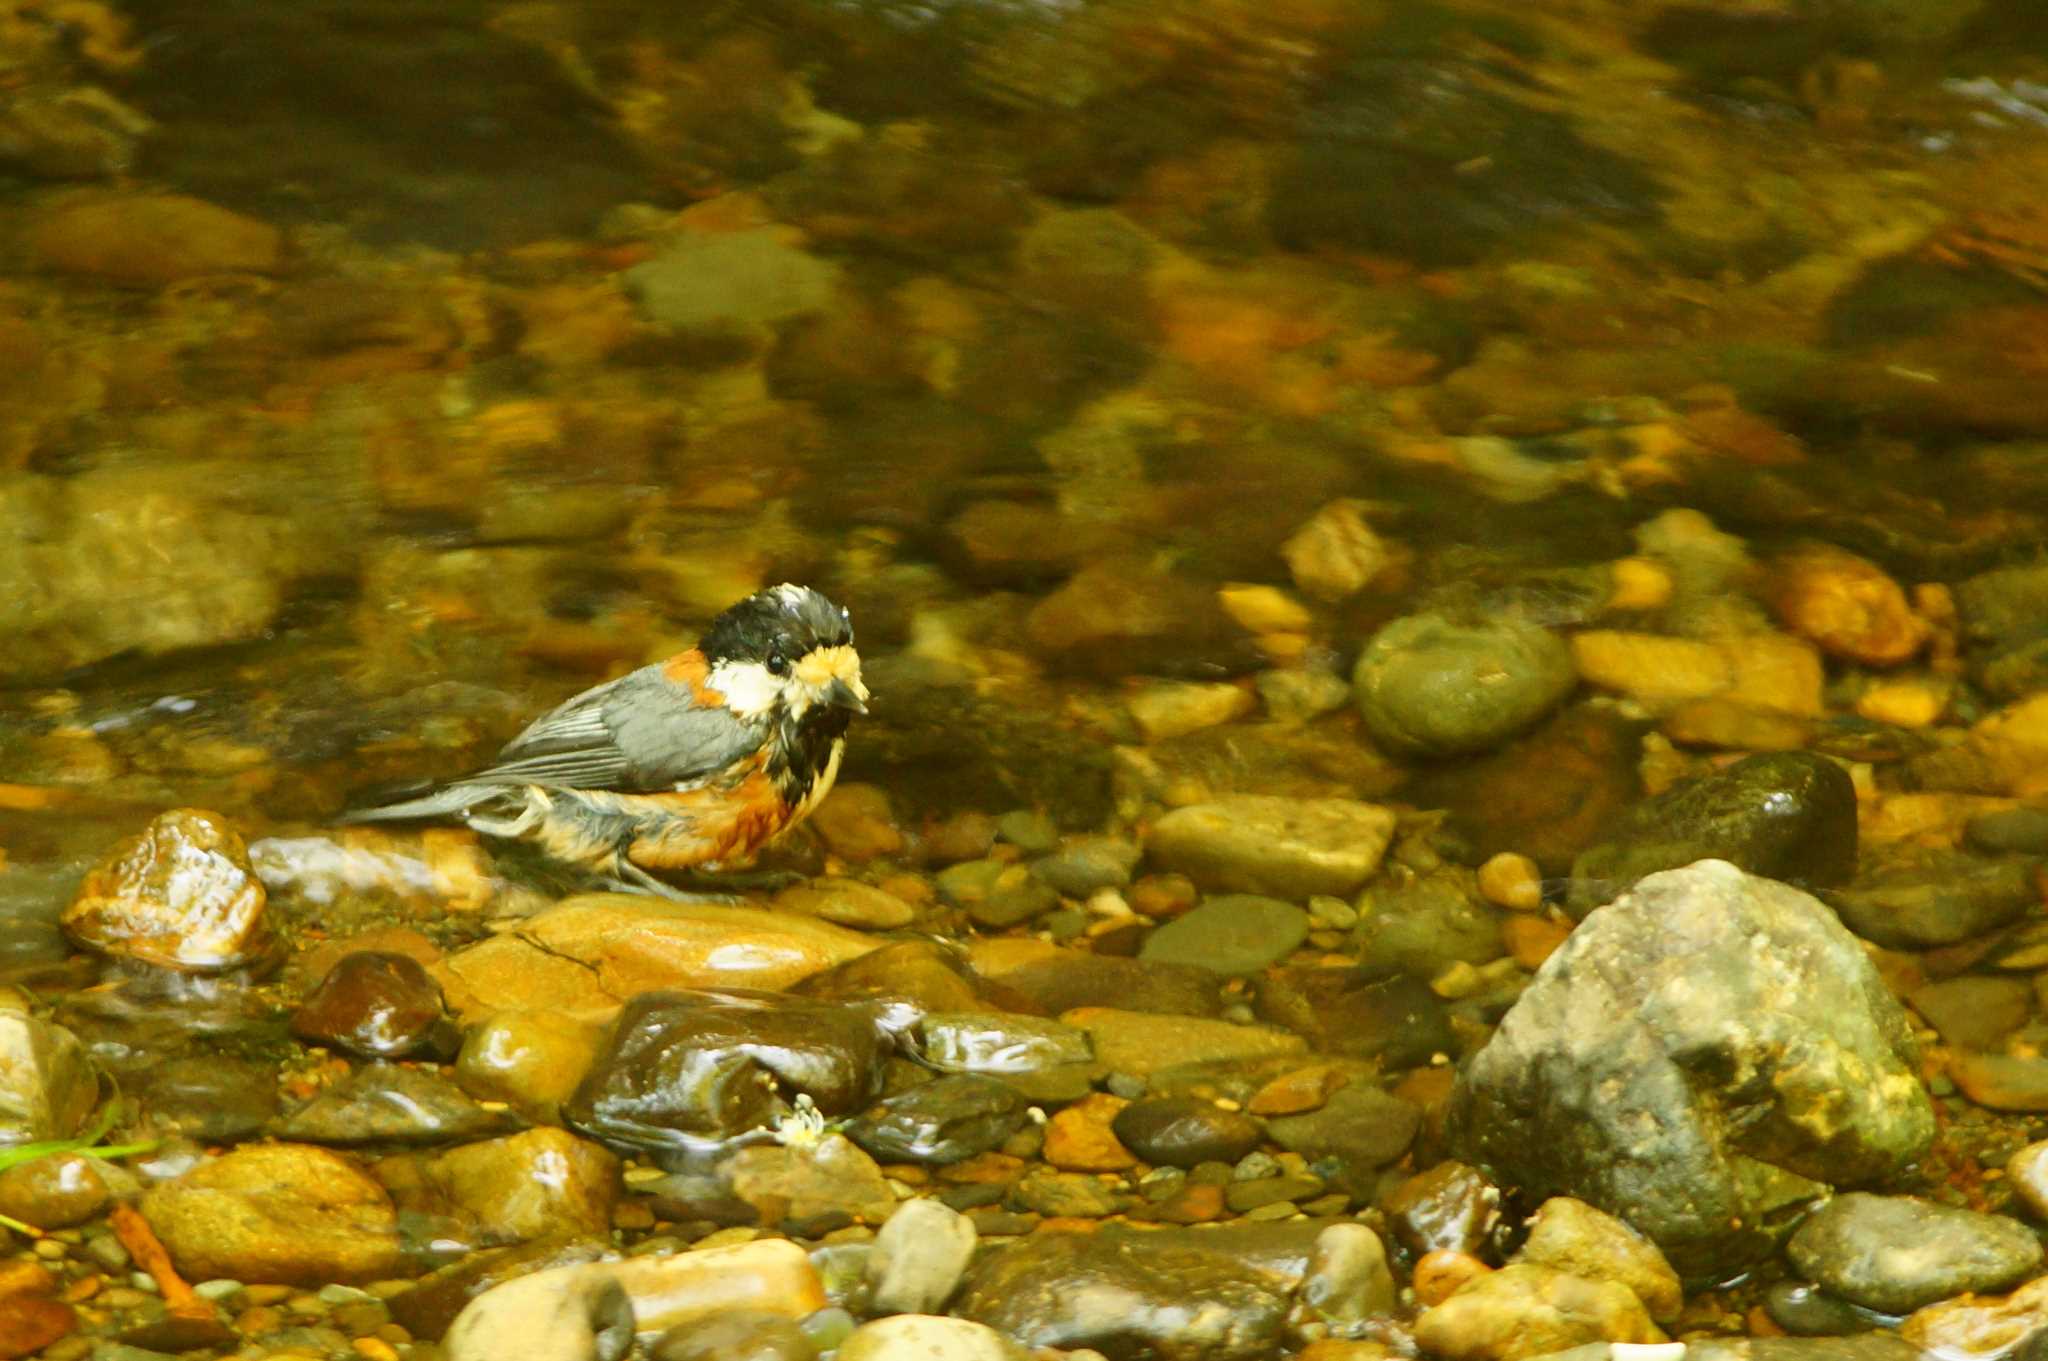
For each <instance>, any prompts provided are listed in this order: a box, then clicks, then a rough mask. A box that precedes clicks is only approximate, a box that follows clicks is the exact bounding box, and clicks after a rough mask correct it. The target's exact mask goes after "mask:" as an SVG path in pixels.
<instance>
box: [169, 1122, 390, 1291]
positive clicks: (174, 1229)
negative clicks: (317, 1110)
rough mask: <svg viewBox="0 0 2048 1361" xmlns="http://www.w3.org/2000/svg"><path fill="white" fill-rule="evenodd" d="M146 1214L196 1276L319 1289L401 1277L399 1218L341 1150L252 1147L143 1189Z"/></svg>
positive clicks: (378, 1189)
mask: <svg viewBox="0 0 2048 1361" xmlns="http://www.w3.org/2000/svg"><path fill="white" fill-rule="evenodd" d="M141 1209H142V1213H143V1215H144V1217H146V1218H147V1219H148V1220H149V1224H150V1227H151V1228H152V1229H154V1230H155V1231H156V1234H157V1236H158V1237H159V1238H161V1239H163V1241H164V1246H165V1247H166V1248H168V1249H169V1250H170V1254H171V1259H172V1260H173V1261H174V1262H175V1263H176V1264H177V1266H178V1270H179V1271H180V1272H181V1273H182V1274H184V1275H185V1276H186V1277H188V1278H190V1279H193V1280H204V1279H207V1278H208V1277H216V1276H224V1277H232V1278H233V1279H235V1280H238V1281H244V1282H252V1283H254V1282H279V1283H283V1284H293V1285H322V1284H325V1283H327V1282H330V1281H344V1282H346V1281H366V1280H376V1279H378V1278H381V1277H386V1276H391V1275H393V1274H395V1273H396V1271H397V1269H398V1267H399V1265H400V1262H401V1260H402V1259H401V1255H400V1251H399V1242H398V1216H397V1213H396V1212H395V1211H394V1209H393V1208H392V1204H391V1200H390V1198H389V1197H388V1196H387V1195H386V1194H385V1192H384V1188H383V1187H381V1186H379V1185H378V1184H377V1182H376V1181H375V1180H373V1179H372V1178H371V1177H369V1176H368V1175H367V1174H366V1173H364V1172H363V1171H362V1170H361V1169H359V1168H358V1167H357V1166H356V1165H355V1164H354V1163H352V1162H350V1161H349V1160H348V1159H346V1158H344V1157H342V1156H341V1155H340V1154H338V1153H333V1152H330V1151H329V1150H327V1149H324V1148H314V1147H310V1146H308V1145H305V1144H292V1143H275V1144H250V1145H245V1146H244V1147H241V1148H237V1149H234V1150H232V1151H231V1152H229V1153H226V1154H224V1155H222V1156H221V1157H219V1158H216V1159H214V1160H213V1161H211V1162H207V1163H203V1164H201V1165H200V1166H199V1167H196V1168H194V1169H193V1170H192V1171H190V1172H187V1173H186V1174H185V1175H184V1176H182V1177H179V1178H178V1179H177V1180H175V1181H172V1182H169V1183H166V1184H164V1185H162V1186H157V1187H153V1188H151V1189H150V1190H148V1191H146V1192H144V1193H143V1197H142V1202H141Z"/></svg>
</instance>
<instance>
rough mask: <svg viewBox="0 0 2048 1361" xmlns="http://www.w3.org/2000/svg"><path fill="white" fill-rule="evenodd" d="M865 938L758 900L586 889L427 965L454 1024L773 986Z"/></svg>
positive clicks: (852, 949)
mask: <svg viewBox="0 0 2048 1361" xmlns="http://www.w3.org/2000/svg"><path fill="white" fill-rule="evenodd" d="M877 944H878V942H877V941H876V940H874V939H873V938H872V937H869V936H864V935H861V934H860V933H859V932H856V931H849V930H846V929H845V928H844V927H839V926H834V925H832V924H831V923H830V922H824V921H819V920H817V919H815V918H812V917H800V916H796V915H794V914H791V913H786V912H774V911H770V910H768V909H764V908H750V907H727V906H723V905H720V904H713V903H675V902H668V901H665V900H662V899H657V898H641V897H635V896H633V895H631V894H624V893H587V894H580V895H578V896H576V897H573V898H565V899H563V900H562V902H560V903H558V904H557V905H556V906H554V907H552V908H549V909H548V910H547V911H545V912H542V913H540V914H539V915H537V916H534V917H530V918H528V919H527V920H526V921H525V923H524V924H523V926H522V928H521V930H520V932H519V934H518V935H517V936H498V937H495V938H493V939H491V940H487V941H482V942H480V943H478V944H476V945H472V946H470V947H469V948H468V949H465V950H458V951H456V952H455V953H454V954H452V955H449V956H448V957H447V958H446V959H443V960H442V961H441V962H440V963H439V964H437V965H436V966H434V969H433V970H432V972H433V974H434V977H435V978H436V980H437V981H439V982H440V984H441V986H442V989H443V990H444V991H445V992H446V994H447V998H448V1006H449V1008H450V1009H451V1010H453V1011H455V1012H456V1013H457V1014H459V1015H460V1016H461V1017H462V1019H463V1020H464V1021H465V1022H469V1021H473V1020H476V1019H480V1018H481V1017H482V1016H484V1015H486V1014H488V1013H490V1012H494V1011H500V1010H505V1009H508V1008H517V1009H524V1010H543V1011H563V1012H567V1013H569V1014H570V1015H573V1016H578V1017H580V1018H584V1019H590V1018H593V1017H596V1018H602V1017H603V1016H605V1015H607V1014H608V1013H609V1012H610V1011H612V1010H614V1009H616V1007H617V1005H618V1004H619V1003H621V1002H624V1001H625V1000H626V999H627V998H630V997H637V996H638V995H640V994H641V993H643V992H654V991H657V990H660V989H664V988H716V987H743V988H766V989H768V990H770V991H780V990H782V989H784V988H787V987H789V986H790V985H791V984H793V983H795V982H797V981H798V980H800V979H803V978H808V977H809V976H810V975H812V974H814V973H818V972H820V971H821V970H824V969H829V968H831V967H832V966H833V965H834V964H840V963H843V962H845V961H846V960H849V959H853V958H855V957H857V956H859V955H864V954H866V953H868V951H870V950H873V949H874V948H875V947H876V945H877Z"/></svg>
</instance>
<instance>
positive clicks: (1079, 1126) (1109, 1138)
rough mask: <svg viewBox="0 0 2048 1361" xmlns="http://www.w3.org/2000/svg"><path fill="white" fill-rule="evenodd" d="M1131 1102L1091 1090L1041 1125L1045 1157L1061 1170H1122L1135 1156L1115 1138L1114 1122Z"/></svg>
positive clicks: (1134, 1162) (1134, 1160)
mask: <svg viewBox="0 0 2048 1361" xmlns="http://www.w3.org/2000/svg"><path fill="white" fill-rule="evenodd" d="M1130 1104H1131V1103H1130V1102H1128V1101H1126V1100H1124V1099H1123V1098H1122V1097H1118V1096H1111V1095H1110V1094H1109V1093H1107V1092H1091V1093H1089V1094H1088V1095H1087V1096H1085V1097H1083V1098H1081V1100H1079V1101H1077V1102H1075V1103H1074V1104H1073V1105H1071V1106H1068V1107H1066V1108H1065V1109H1063V1110H1061V1111H1060V1112H1059V1113H1057V1114H1056V1115H1054V1116H1053V1117H1052V1118H1051V1119H1050V1120H1048V1121H1046V1124H1045V1147H1044V1149H1043V1150H1042V1154H1043V1156H1044V1158H1045V1160H1046V1161H1047V1162H1049V1163H1051V1164H1052V1165H1053V1166H1054V1167H1057V1168H1059V1169H1060V1170H1061V1171H1063V1172H1122V1171H1125V1170H1127V1169H1129V1168H1131V1167H1135V1166H1136V1165H1137V1162H1138V1159H1137V1157H1136V1155H1134V1154H1133V1153H1132V1152H1131V1150H1130V1149H1128V1148H1126V1147H1124V1145H1123V1143H1122V1141H1121V1140H1119V1139H1118V1137H1117V1135H1116V1132H1115V1129H1114V1127H1113V1126H1114V1123H1115V1121H1116V1119H1117V1117H1118V1115H1119V1114H1120V1113H1121V1112H1122V1111H1123V1110H1124V1108H1125V1107H1127V1106H1129V1105H1130Z"/></svg>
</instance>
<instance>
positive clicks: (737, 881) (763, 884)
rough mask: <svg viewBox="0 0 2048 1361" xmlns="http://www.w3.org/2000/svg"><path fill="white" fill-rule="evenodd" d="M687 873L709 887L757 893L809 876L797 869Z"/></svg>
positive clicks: (692, 880) (691, 878)
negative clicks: (798, 871)
mask: <svg viewBox="0 0 2048 1361" xmlns="http://www.w3.org/2000/svg"><path fill="white" fill-rule="evenodd" d="M686 873H687V875H688V877H689V880H690V882H691V883H693V884H698V885H701V886H703V887H704V888H707V889H732V890H735V891H739V892H746V891H752V892H756V893H776V892H780V891H781V890H783V889H785V888H788V887H789V886H790V885H791V884H801V883H802V882H803V881H804V880H805V879H806V878H808V877H809V876H808V875H803V874H799V873H797V872H796V871H795V870H726V871H723V872H721V873H718V874H707V873H705V872H704V871H703V870H689V871H686Z"/></svg>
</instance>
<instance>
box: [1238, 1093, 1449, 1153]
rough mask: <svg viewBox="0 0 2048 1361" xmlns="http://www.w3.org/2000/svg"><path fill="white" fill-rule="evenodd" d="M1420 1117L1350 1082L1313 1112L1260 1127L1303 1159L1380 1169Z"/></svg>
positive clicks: (1407, 1140)
mask: <svg viewBox="0 0 2048 1361" xmlns="http://www.w3.org/2000/svg"><path fill="white" fill-rule="evenodd" d="M1421 1125H1422V1112H1421V1111H1420V1110H1418V1109H1417V1108H1416V1107H1414V1106H1412V1105H1410V1104H1409V1103H1408V1102H1406V1101H1403V1100H1401V1099H1400V1098H1399V1097H1394V1096H1389V1095H1388V1094H1387V1093H1385V1092H1383V1091H1381V1090H1380V1089H1379V1088H1378V1087H1375V1086H1373V1085H1371V1084H1370V1083H1363V1082H1354V1083H1352V1084H1351V1085H1349V1086H1347V1087H1344V1088H1342V1089H1341V1090H1339V1091H1337V1092H1334V1093H1332V1094H1331V1096H1330V1099H1329V1100H1328V1101H1326V1102H1324V1103H1323V1105H1322V1106H1321V1107H1320V1108H1318V1109H1316V1110H1313V1111H1307V1112H1304V1113H1303V1114H1300V1115H1281V1116H1275V1117H1274V1118H1273V1119H1271V1120H1268V1121H1267V1122H1266V1134H1267V1137H1269V1138H1271V1139H1272V1140H1273V1142H1275V1143H1277V1144H1279V1145H1280V1146H1281V1147H1282V1148H1284V1149H1287V1150H1289V1151H1291V1152H1295V1153H1299V1154H1301V1155H1302V1156H1303V1157H1305V1158H1309V1159H1316V1158H1340V1159H1342V1160H1343V1161H1344V1162H1345V1163H1346V1164H1347V1165H1349V1166H1351V1167H1354V1168H1372V1167H1384V1166H1386V1165H1387V1164H1388V1163H1391V1162H1393V1161H1394V1160H1395V1159H1397V1158H1399V1157H1400V1156H1401V1155H1402V1154H1404V1153H1406V1152H1407V1151H1408V1146H1409V1145H1410V1144H1412V1143H1413V1142H1414V1141H1415V1135H1416V1132H1417V1130H1419V1129H1420V1128H1421Z"/></svg>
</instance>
